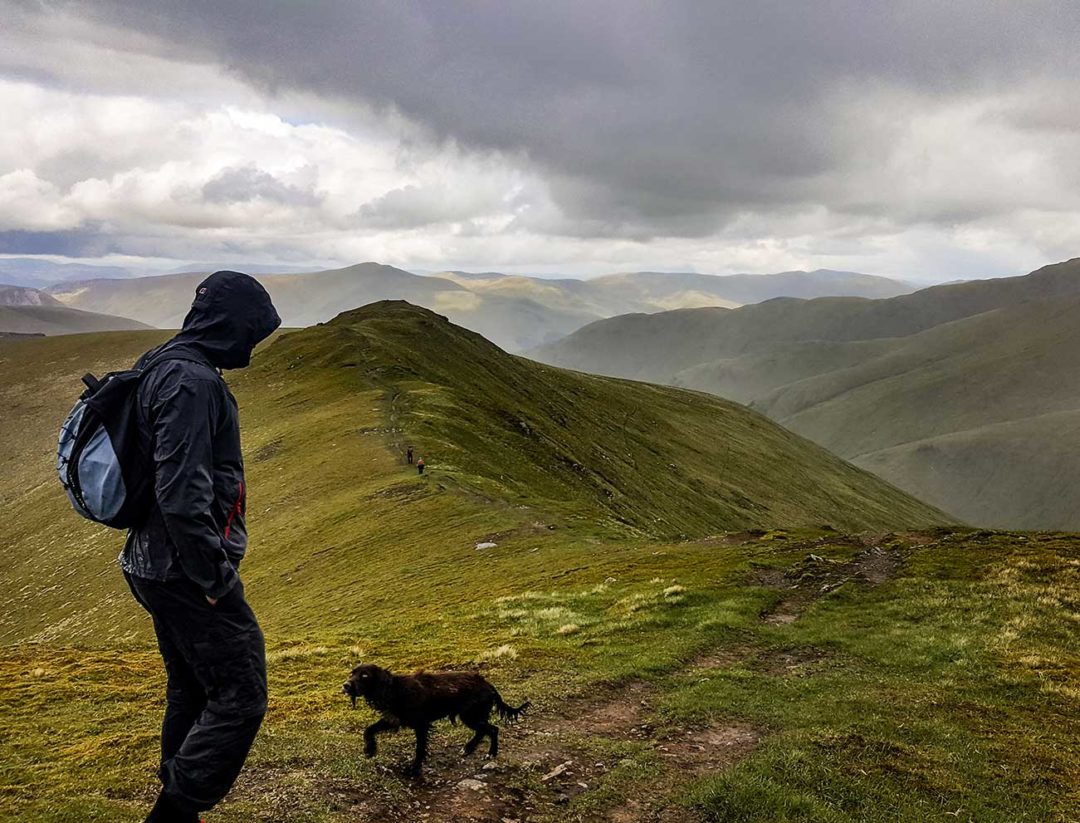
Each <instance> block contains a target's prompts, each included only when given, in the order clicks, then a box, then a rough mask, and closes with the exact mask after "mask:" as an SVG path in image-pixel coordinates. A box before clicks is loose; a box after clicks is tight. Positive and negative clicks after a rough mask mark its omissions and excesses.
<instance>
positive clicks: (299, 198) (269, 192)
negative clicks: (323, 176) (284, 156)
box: [202, 165, 319, 206]
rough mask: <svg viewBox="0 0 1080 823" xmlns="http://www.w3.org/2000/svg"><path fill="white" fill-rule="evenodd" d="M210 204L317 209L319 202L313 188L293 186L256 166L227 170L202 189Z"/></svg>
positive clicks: (209, 181)
mask: <svg viewBox="0 0 1080 823" xmlns="http://www.w3.org/2000/svg"><path fill="white" fill-rule="evenodd" d="M202 194H203V197H204V198H205V199H206V200H208V201H209V202H211V203H246V202H248V201H251V200H256V199H261V200H268V201H270V202H274V203H281V204H283V205H288V206H315V205H318V203H319V198H318V196H317V195H316V194H315V192H314V191H312V190H311V189H310V188H302V187H299V186H294V185H290V184H288V183H285V182H284V181H282V180H279V179H278V178H276V177H274V176H273V175H272V174H270V173H269V172H266V171H263V170H262V169H259V168H256V167H255V166H251V165H248V166H238V167H232V168H228V169H224V170H223V171H221V172H220V173H219V174H218V175H217V176H215V177H214V178H213V179H211V180H208V181H207V182H206V183H204V184H203V187H202Z"/></svg>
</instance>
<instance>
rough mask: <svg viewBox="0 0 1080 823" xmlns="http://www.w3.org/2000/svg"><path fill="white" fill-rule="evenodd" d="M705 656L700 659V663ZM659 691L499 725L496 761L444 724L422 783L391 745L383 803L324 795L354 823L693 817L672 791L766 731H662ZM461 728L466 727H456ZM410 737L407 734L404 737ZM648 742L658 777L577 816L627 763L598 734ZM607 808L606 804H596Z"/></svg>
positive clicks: (601, 699)
mask: <svg viewBox="0 0 1080 823" xmlns="http://www.w3.org/2000/svg"><path fill="white" fill-rule="evenodd" d="M697 662H700V659H699V660H698V661H697ZM658 694H659V692H658V690H657V688H656V687H655V686H653V685H652V684H648V683H643V682H640V681H634V682H631V683H627V684H624V685H621V686H618V687H612V688H610V689H607V690H605V691H603V692H602V693H600V694H597V695H591V696H587V697H580V698H577V699H570V700H568V701H566V702H565V703H564V704H563V705H562V707H561V709H560V710H559V711H558V713H556V714H549V715H535V716H532V717H526V719H525V720H523V721H522V722H520V723H518V724H516V725H513V726H511V725H503V726H502V727H501V731H500V757H499V760H498V761H485V760H482V759H480V757H479V756H478V755H474V756H473V757H472V758H468V759H463V758H462V757H461V755H460V754H459V753H458V746H456V745H454V742H455V741H453V740H450V739H448V738H450V737H451V734H453V736H455V738H456V736H458V734H457V732H453V733H449V732H448V728H449V727H447V726H445V725H440V726H437V727H436V729H435V731H436V733H435V734H434V735H433V736H432V741H431V748H430V751H431V756H430V758H429V760H428V764H427V766H426V767H425V771H424V775H423V777H422V778H420V779H419V780H407V779H405V778H401V777H399V776H398V771H397V769H398V768H399V767H400V765H401V764H394V763H392V762H391V761H390V760H389V758H390V757H392V756H393V755H392V754H391V752H390V751H386V752H385V753H381V754H380V756H381V757H384V758H387V759H386V761H385V765H380V767H379V768H380V769H381V770H384V772H385V776H386V778H387V780H388V781H389V782H390V783H389V786H388V791H387V794H393V795H394V797H393V798H392V799H391V798H390V797H387V796H383V797H381V798H379V799H375V798H372V797H371V796H370V795H368V796H361V794H360V793H358V792H352V793H350V792H349V790H348V788H347V787H346V786H344V785H343V784H342V782H341V781H334V785H333V786H325V787H324V794H325V795H326V796H329V797H330V798H332V799H333V800H334V801H335V806H337V807H338V808H339V809H340V810H342V811H347V812H348V813H349V814H350V816H351V817H352V819H354V820H356V821H371V822H372V823H374V821H395V822H401V823H403V822H404V821H431V822H432V823H451V822H452V821H484V822H485V823H489V822H490V823H528V821H541V820H544V821H552V820H562V819H575V820H613V821H620V823H645V821H662V823H690V822H691V821H696V820H698V818H697V817H696V816H695V815H694V813H693V812H691V811H689V810H687V809H685V808H683V807H681V806H678V805H676V804H675V803H674V801H673V800H672V795H673V794H674V793H675V792H676V791H677V790H678V789H679V788H680V787H681V786H684V785H686V784H687V783H688V782H689V781H690V780H692V779H693V778H694V777H698V776H700V775H703V774H707V773H711V772H718V771H722V770H723V769H726V768H728V767H729V766H731V765H732V764H733V763H735V762H737V761H738V760H739V759H740V758H742V757H745V756H746V755H747V754H749V753H750V752H751V751H752V750H753V749H754V748H755V746H756V745H757V743H758V741H759V740H760V736H761V735H760V732H758V731H757V730H756V729H754V728H752V727H750V726H747V725H745V724H726V723H716V724H714V725H710V726H707V727H705V728H682V727H678V728H672V727H670V726H669V725H665V726H663V728H662V731H658V730H657V729H658V726H657V724H656V722H655V720H654V717H653V708H654V702H655V699H656V698H657V696H658ZM458 731H460V730H458ZM404 737H405V739H407V740H409V742H411V737H410V736H409V734H405V735H404ZM598 739H599V740H609V741H615V742H626V743H631V744H635V745H638V746H647V747H650V748H651V749H652V750H653V751H654V752H655V754H656V756H657V760H658V761H659V763H660V769H659V770H658V773H657V774H656V775H655V776H653V777H650V778H649V779H647V780H644V781H637V782H635V784H634V786H633V788H632V789H631V790H630V791H629V792H628V793H627V792H626V791H625V790H624V791H623V792H622V793H621V794H620V798H619V801H618V805H617V806H616V807H615V808H608V809H606V810H604V811H595V812H593V811H590V812H580V813H578V812H577V811H575V812H574V814H573V816H572V817H571V816H570V810H569V808H568V806H569V804H571V803H572V802H573V801H574V800H575V799H576V798H579V797H581V796H582V795H585V794H587V793H588V792H592V791H595V790H597V789H601V788H603V787H604V785H605V781H606V780H608V777H609V774H610V773H612V772H613V771H614V770H617V769H618V768H619V767H620V761H621V759H622V755H616V754H613V753H605V754H597V753H596V751H597V750H596V748H595V742H596V741H597V740H598ZM598 805H603V804H598Z"/></svg>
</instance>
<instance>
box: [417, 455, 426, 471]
mask: <svg viewBox="0 0 1080 823" xmlns="http://www.w3.org/2000/svg"><path fill="white" fill-rule="evenodd" d="M416 473H417V474H423V473H424V458H422V457H421V458H420V459H419V460H417V461H416Z"/></svg>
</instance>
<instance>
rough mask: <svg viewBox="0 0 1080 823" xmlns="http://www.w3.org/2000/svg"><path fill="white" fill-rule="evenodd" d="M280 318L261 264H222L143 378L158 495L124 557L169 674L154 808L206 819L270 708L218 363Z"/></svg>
mask: <svg viewBox="0 0 1080 823" xmlns="http://www.w3.org/2000/svg"><path fill="white" fill-rule="evenodd" d="M280 323H281V320H280V318H279V317H278V314H277V312H276V311H275V310H274V306H273V303H272V302H271V301H270V296H269V295H268V294H267V293H266V290H265V289H264V288H263V287H262V286H261V285H260V284H259V283H258V282H257V281H256V280H255V279H254V278H252V277H249V276H248V275H246V274H240V273H239V272H233V271H219V272H215V273H214V274H212V275H210V276H209V277H208V278H206V279H205V280H204V281H203V282H202V283H200V284H199V286H198V287H197V289H196V292H195V300H194V302H193V303H192V304H191V310H190V311H189V312H188V314H187V317H185V318H184V327H183V329H182V330H181V331H180V332H179V333H178V334H177V335H176V336H175V337H173V338H172V339H171V340H170V341H169V342H167V343H165V344H164V345H163V346H160V347H158V348H157V349H154V350H152V351H150V352H147V353H146V354H145V355H143V357H142V358H141V359H140V361H139V365H142V364H143V363H145V362H147V361H148V360H149V358H150V357H151V356H152V355H154V354H157V353H160V352H161V351H162V350H164V349H166V348H167V349H169V352H170V357H176V356H182V357H183V358H184V359H168V360H165V361H163V362H160V363H158V364H157V365H154V366H153V367H152V368H151V369H150V371H149V372H148V373H147V375H146V376H145V377H144V378H143V381H142V383H141V384H140V386H139V390H138V396H137V397H138V403H137V409H138V420H139V425H140V428H141V429H142V431H143V433H144V434H145V436H146V438H147V440H148V442H149V444H150V446H151V449H152V454H153V461H154V470H155V478H156V479H155V486H154V492H155V493H154V504H153V505H152V507H151V509H150V511H149V512H148V514H147V516H146V518H145V520H144V521H143V522H142V523H141V524H140V525H139V526H138V527H136V528H133V529H131V530H130V531H129V532H128V537H127V542H126V543H125V545H124V551H123V553H122V554H121V556H120V565H121V568H122V569H123V571H124V577H125V578H126V579H127V582H128V585H129V586H130V587H131V592H132V594H133V595H134V596H135V599H136V600H138V601H139V603H140V605H142V607H143V608H144V609H146V611H148V612H149V613H150V616H151V617H152V618H153V622H154V632H155V634H156V635H157V641H158V648H159V649H160V651H161V656H162V659H163V661H164V663H165V671H166V674H167V678H168V685H167V687H166V692H165V700H166V703H165V718H164V721H163V722H162V726H161V764H160V768H159V770H158V777H159V778H160V779H161V783H162V788H161V794H160V795H159V796H158V799H157V802H156V803H155V805H154V807H153V810H152V811H151V812H150V816H149V817H147V818H146V821H147V822H148V823H150V822H151V821H159V822H161V823H198V821H199V813H200V812H202V811H205V810H207V809H210V808H212V807H213V806H214V805H215V804H217V803H218V802H219V801H220V800H221V799H222V798H223V797H225V795H226V794H227V793H228V791H229V789H230V788H232V785H233V782H234V781H235V780H236V777H237V775H238V774H239V773H240V769H241V768H242V767H243V765H244V760H245V759H246V758H247V755H248V751H249V750H250V748H251V744H252V743H253V742H254V740H255V735H256V733H257V732H258V730H259V725H260V724H261V723H262V719H263V715H264V714H265V712H266V652H265V647H264V642H263V633H262V631H261V629H260V628H259V624H258V622H257V621H256V619H255V614H254V613H253V612H252V610H251V607H250V606H249V605H248V603H247V600H246V599H245V598H244V586H243V584H242V583H241V582H240V577H239V575H238V568H239V566H240V561H241V559H242V558H243V557H244V552H245V549H246V547H247V533H246V529H245V526H244V514H245V499H246V491H247V489H246V487H245V486H244V464H243V460H242V458H241V456H240V428H239V424H238V417H237V406H236V400H235V399H234V398H233V396H232V393H231V392H230V391H229V388H228V386H226V384H225V380H224V379H223V377H222V374H221V370H222V369H241V368H244V367H245V366H247V365H248V362H249V361H250V359H251V352H252V349H254V348H255V346H256V344H257V343H259V342H260V341H262V340H264V339H265V338H266V337H268V336H269V335H270V333H271V332H273V331H274V329H276V328H277V327H278V326H279V325H280Z"/></svg>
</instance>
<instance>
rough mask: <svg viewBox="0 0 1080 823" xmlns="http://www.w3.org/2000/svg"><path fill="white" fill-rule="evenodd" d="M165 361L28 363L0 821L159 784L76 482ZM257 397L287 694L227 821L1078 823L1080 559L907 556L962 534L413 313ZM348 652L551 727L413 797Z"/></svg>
mask: <svg viewBox="0 0 1080 823" xmlns="http://www.w3.org/2000/svg"><path fill="white" fill-rule="evenodd" d="M161 336H162V335H161V333H159V332H138V333H130V332H125V333H112V334H103V335H90V336H83V337H79V338H45V339H40V340H33V341H20V342H0V374H3V376H4V380H3V381H2V382H0V408H2V409H3V412H4V413H3V415H2V416H0V426H2V427H3V437H2V438H0V460H2V463H0V512H2V514H3V521H4V523H5V532H4V535H5V540H4V551H3V553H2V555H0V594H2V597H3V602H2V603H0V606H2V608H0V615H2V620H3V622H2V623H0V636H2V639H3V642H4V643H5V644H7V645H5V646H4V647H2V648H0V741H2V745H3V747H4V752H5V754H4V756H3V758H0V796H2V798H3V803H0V819H2V820H19V821H26V820H31V821H45V823H61V822H62V821H64V822H67V821H105V820H108V821H136V820H139V819H141V817H140V813H143V814H144V813H145V806H146V804H147V803H148V801H149V800H150V798H151V796H152V791H153V787H154V778H153V768H154V746H155V737H156V733H157V730H156V725H157V723H158V721H159V718H160V711H161V702H160V701H161V692H162V675H161V672H160V662H159V661H158V660H157V659H156V655H155V651H154V649H153V645H152V642H151V640H150V637H149V626H148V621H147V619H146V617H145V616H144V615H143V614H142V613H141V612H140V610H139V609H138V608H137V607H136V606H135V604H134V603H133V602H132V601H131V598H130V595H128V594H126V593H125V592H124V590H123V584H122V581H121V580H120V577H119V573H118V571H117V570H116V568H115V565H114V558H115V554H116V552H117V550H118V544H119V536H118V535H116V534H115V533H112V532H109V531H108V530H99V529H96V528H94V527H92V526H90V525H88V524H85V523H84V522H82V521H80V520H78V518H77V517H76V516H75V515H74V514H72V513H71V512H69V511H67V510H66V505H67V504H66V502H64V500H63V498H62V495H61V493H60V491H59V489H58V487H57V485H56V483H55V480H54V479H53V478H52V477H51V468H50V458H51V451H52V448H53V438H54V436H55V431H54V430H55V427H56V424H57V422H58V420H59V418H60V417H61V416H62V415H63V413H64V412H65V411H66V407H67V405H68V404H69V402H70V400H71V399H72V395H73V394H74V393H75V392H77V390H78V388H77V382H78V376H79V375H81V374H82V373H83V372H84V371H86V370H88V369H92V370H96V371H102V370H104V369H105V368H108V367H110V366H121V365H126V364H128V363H129V362H130V361H131V360H133V359H134V358H135V357H136V356H137V354H138V353H140V352H141V351H142V350H143V349H145V348H146V347H148V346H150V345H152V344H154V343H156V342H157V341H158V340H160V339H161ZM229 380H230V383H231V385H232V387H233V389H234V391H235V393H236V395H237V398H238V400H239V402H240V406H241V419H242V426H243V430H244V438H245V451H246V463H247V467H248V474H249V481H250V487H251V492H250V498H249V517H250V531H251V534H252V545H251V551H250V555H249V558H248V560H247V561H245V565H244V568H243V575H244V578H245V581H246V586H247V590H248V593H249V596H250V598H251V600H252V603H253V605H254V607H255V609H256V611H257V612H258V614H259V615H260V618H261V620H262V622H263V625H264V628H265V630H266V633H267V636H268V641H269V663H270V679H271V705H270V712H269V714H268V717H267V721H266V724H265V726H264V729H263V732H262V733H261V734H260V737H259V740H258V741H257V743H256V747H255V750H254V752H253V754H252V759H251V761H250V764H249V767H248V768H247V769H246V770H245V772H244V774H243V775H242V777H241V780H240V782H239V784H238V786H237V788H236V790H235V792H234V793H233V794H232V795H231V796H230V798H229V799H228V801H227V802H226V803H225V804H224V805H223V806H222V807H221V808H220V809H218V810H216V811H215V812H214V813H212V814H211V815H210V816H209V819H210V820H212V821H221V823H241V822H243V823H251V821H260V822H262V821H265V822H266V823H269V822H270V821H279V820H282V819H288V820H290V821H297V823H343V822H344V821H346V820H348V821H370V823H374V821H385V820H397V821H406V820H417V819H426V820H431V821H441V822H442V823H450V821H455V823H456V821H460V820H483V821H493V823H494V822H495V821H502V820H503V819H505V818H510V819H517V820H529V821H534V823H555V821H566V820H612V819H614V820H623V821H645V820H678V821H694V820H753V821H766V820H768V821H774V820H790V821H811V820H813V821H817V820H826V821H844V822H845V823H846V822H847V821H867V820H871V821H872V820H925V819H929V818H936V817H944V816H945V814H946V813H950V814H952V813H955V812H956V811H957V810H958V809H961V810H962V814H961V815H960V816H959V817H958V819H970V820H979V821H986V820H989V821H1002V823H1004V821H1009V823H1013V821H1046V820H1056V821H1066V820H1069V819H1071V818H1073V817H1075V815H1076V812H1077V811H1078V810H1080V796H1077V794H1076V791H1075V786H1076V785H1078V783H1077V781H1078V778H1080V773H1078V772H1077V768H1076V764H1077V762H1080V760H1078V758H1077V757H1076V754H1077V744H1076V741H1077V739H1080V728H1078V726H1077V720H1076V718H1077V717H1078V716H1080V715H1078V713H1077V712H1076V703H1077V699H1078V697H1077V695H1078V688H1080V685H1078V684H1080V660H1078V659H1077V655H1076V649H1077V648H1078V644H1077V642H1076V640H1077V636H1076V635H1077V630H1076V627H1075V626H1074V625H1073V623H1072V622H1070V621H1068V620H1062V615H1063V614H1064V613H1067V612H1068V611H1069V610H1075V608H1076V605H1077V602H1078V599H1080V591H1078V589H1077V585H1076V580H1075V575H1074V574H1072V569H1073V566H1074V565H1075V562H1076V559H1077V556H1078V555H1077V552H1078V550H1080V544H1078V543H1077V541H1076V540H1075V539H1073V538H1071V537H1067V536H1060V535H1031V536H1018V535H1007V534H994V533H987V532H971V531H951V530H948V529H931V530H928V531H925V530H924V531H918V532H916V531H910V530H907V529H905V530H901V531H898V532H895V533H886V531H885V529H886V528H891V527H898V526H901V525H911V526H916V525H918V524H925V523H930V522H933V521H934V520H936V519H939V518H940V515H937V514H935V513H934V512H933V511H932V510H929V509H927V508H926V507H924V506H922V505H921V504H919V503H916V502H915V501H913V500H911V499H910V498H907V497H905V496H903V495H900V494H898V493H897V492H895V491H894V490H892V489H890V488H888V487H887V486H884V485H883V484H881V483H880V482H878V481H876V480H874V479H873V478H870V477H868V476H867V475H865V474H863V473H860V472H857V471H854V470H851V469H849V468H846V467H845V466H843V465H842V464H840V463H838V461H836V460H835V459H833V458H831V457H829V456H828V455H827V454H825V453H824V452H822V451H821V450H820V449H818V448H816V447H813V446H811V445H809V444H807V443H806V442H805V441H802V440H800V439H799V438H796V437H793V436H791V435H789V434H787V433H785V432H783V431H782V430H780V429H778V428H777V427H776V426H774V425H772V424H770V423H769V422H768V421H766V420H764V419H763V418H761V417H759V416H757V415H755V414H753V413H750V412H747V411H746V410H744V409H740V408H739V407H736V406H733V405H731V404H728V403H726V402H723V401H719V400H716V399H713V398H708V397H705V396H702V395H695V394H691V393H686V392H680V391H676V390H672V389H662V388H657V387H652V386H644V385H637V384H626V383H623V382H621V381H617V380H610V379H602V378H592V377H586V376H578V375H573V374H568V373H565V372H560V371H558V370H554V369H550V368H544V367H538V366H535V365H534V364H531V363H529V362H528V361H524V360H521V359H517V358H512V357H508V356H506V355H505V354H503V353H501V352H500V351H498V350H497V349H495V348H494V347H492V346H491V345H490V344H488V343H487V342H486V341H484V340H482V339H481V338H479V337H477V336H476V335H473V334H471V333H468V332H465V331H464V330H461V329H458V328H455V327H454V326H452V325H450V324H448V323H446V322H445V321H443V320H441V319H440V318H437V317H434V316H433V315H431V314H430V313H427V312H423V311H421V310H419V309H416V308H415V307H410V306H406V305H402V304H395V305H381V306H373V307H366V308H365V309H361V310H357V311H355V312H349V313H347V314H345V315H343V316H342V317H340V318H338V319H337V320H335V321H334V322H333V323H330V324H327V325H325V326H322V327H317V328H312V329H307V330H304V331H300V332H293V333H287V334H281V335H278V336H277V337H276V338H275V339H274V340H272V341H271V342H269V343H268V344H266V345H265V346H264V347H263V349H262V350H261V351H260V352H258V353H257V354H256V358H255V361H254V363H253V366H252V367H251V368H250V369H248V370H246V371H244V372H241V373H238V374H235V375H234V374H230V375H229ZM406 443H412V444H414V445H415V446H416V449H417V452H418V453H420V454H423V455H425V457H427V458H428V460H429V465H430V466H431V470H430V473H429V474H427V475H425V476H423V477H419V476H417V474H416V473H415V470H413V469H412V468H411V467H409V466H407V465H405V464H404V462H403V460H402V450H403V447H404V445H405V444H406ZM665 467H666V471H665V470H664V469H665ZM766 506H767V507H768V508H767V509H766V508H765V507H766ZM825 518H828V522H831V523H832V525H833V526H836V527H849V528H856V529H862V528H867V529H869V531H863V532H862V533H860V534H859V535H850V536H849V535H844V534H842V533H839V532H837V531H829V530H822V529H821V528H820V527H819V526H820V524H821V523H822V520H823V519H825ZM782 523H788V524H795V523H804V524H809V525H810V526H811V528H809V529H798V530H794V529H786V530H785V529H782V528H778V526H780V524H782ZM752 524H756V525H760V526H761V528H760V530H757V531H754V532H750V531H747V530H743V531H739V532H733V531H730V529H732V528H735V527H740V528H743V527H745V526H747V525H752ZM681 535H685V537H683V536H681ZM484 544H489V545H484ZM490 544H494V545H490ZM478 546H483V548H478ZM358 659H363V660H368V661H371V662H378V663H381V664H384V665H388V666H390V667H392V668H395V669H398V670H408V669H409V668H412V667H416V666H427V667H431V668H439V667H443V666H456V667H461V666H475V667H479V668H480V669H481V670H483V671H484V673H485V675H486V676H487V677H489V678H490V679H491V680H492V681H493V682H495V683H496V684H497V685H498V687H499V689H500V690H501V691H502V693H503V694H504V695H506V696H507V697H508V698H510V699H522V698H524V697H526V696H528V697H530V698H532V699H533V701H534V704H535V710H534V713H533V714H532V716H531V717H530V718H529V719H527V720H526V721H525V722H524V723H523V724H521V726H520V727H517V728H514V729H507V730H505V732H504V736H503V753H502V755H501V758H500V761H499V763H498V764H497V766H496V768H494V769H490V770H482V769H481V768H480V762H479V761H472V762H469V763H462V762H461V761H460V759H459V758H458V756H457V755H456V754H455V750H456V749H457V748H458V747H459V745H460V743H461V742H462V732H461V729H460V728H458V729H451V728H450V727H448V726H441V727H439V729H438V733H437V734H436V735H435V737H434V740H433V744H432V751H433V758H432V764H431V769H430V771H429V772H428V774H427V777H426V778H425V779H424V780H423V781H420V782H412V781H408V780H406V779H404V778H402V777H401V776H400V773H399V771H398V769H397V767H398V766H399V765H400V764H401V763H402V762H403V761H404V759H405V757H406V750H407V749H408V747H409V743H410V741H409V739H408V738H407V736H405V735H398V736H397V737H393V738H389V739H387V741H386V743H385V744H384V746H383V750H382V752H381V753H380V755H379V757H378V758H377V759H376V760H374V761H369V760H365V759H364V758H363V757H362V755H361V752H360V748H361V746H360V744H359V743H358V740H359V732H360V730H361V729H362V728H363V726H364V725H365V724H366V723H368V722H371V719H372V718H371V714H370V713H369V712H368V711H367V710H363V709H358V710H356V711H351V710H350V709H349V708H348V701H347V700H345V699H344V698H343V697H342V696H341V695H340V683H341V681H342V679H343V678H344V675H345V673H346V672H347V670H348V669H349V667H350V666H351V665H353V664H354V663H355V662H356V661H357V660H358ZM463 781H466V782H463ZM467 781H472V782H471V783H470V782H467ZM965 816H966V817H965Z"/></svg>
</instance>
